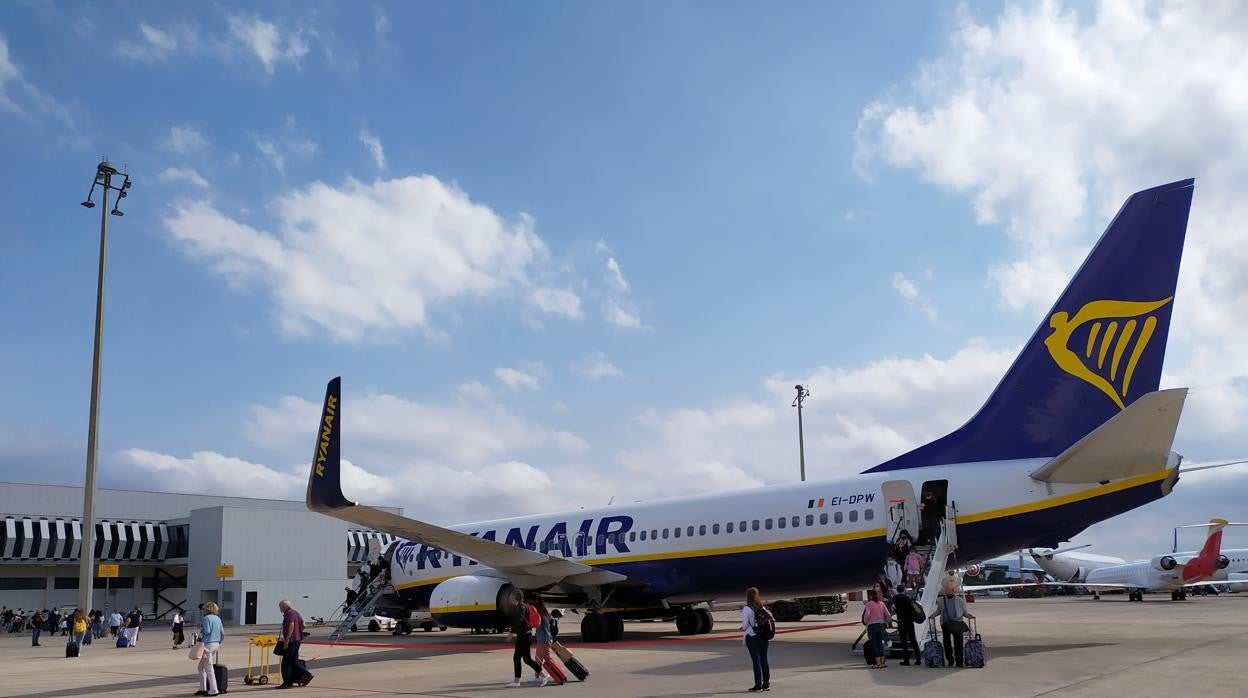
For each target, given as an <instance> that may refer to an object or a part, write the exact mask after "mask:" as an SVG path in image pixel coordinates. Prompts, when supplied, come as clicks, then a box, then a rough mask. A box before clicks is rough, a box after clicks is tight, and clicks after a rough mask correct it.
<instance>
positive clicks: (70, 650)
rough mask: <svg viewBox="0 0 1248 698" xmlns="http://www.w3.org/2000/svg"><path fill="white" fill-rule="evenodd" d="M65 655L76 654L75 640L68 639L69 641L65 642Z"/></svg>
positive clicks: (71, 655)
mask: <svg viewBox="0 0 1248 698" xmlns="http://www.w3.org/2000/svg"><path fill="white" fill-rule="evenodd" d="M65 656H66V657H77V656H78V643H77V642H74V641H73V640H70V641H69V642H66V643H65Z"/></svg>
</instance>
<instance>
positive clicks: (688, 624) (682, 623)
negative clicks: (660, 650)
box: [676, 609, 698, 635]
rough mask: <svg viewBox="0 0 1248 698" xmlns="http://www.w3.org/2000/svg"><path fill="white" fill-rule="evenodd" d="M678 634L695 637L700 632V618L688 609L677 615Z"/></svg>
mask: <svg viewBox="0 0 1248 698" xmlns="http://www.w3.org/2000/svg"><path fill="white" fill-rule="evenodd" d="M676 632H678V633H680V634H681V635H693V634H694V633H696V632H698V616H697V614H696V613H694V612H693V611H690V610H688V609H685V610H682V611H681V612H680V613H678V614H676Z"/></svg>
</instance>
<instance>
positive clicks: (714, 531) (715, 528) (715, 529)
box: [711, 524, 732, 536]
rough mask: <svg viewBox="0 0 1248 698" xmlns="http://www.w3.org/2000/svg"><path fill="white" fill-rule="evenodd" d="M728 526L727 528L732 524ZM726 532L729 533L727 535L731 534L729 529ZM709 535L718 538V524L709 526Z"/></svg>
mask: <svg viewBox="0 0 1248 698" xmlns="http://www.w3.org/2000/svg"><path fill="white" fill-rule="evenodd" d="M728 525H729V526H731V525H732V524H728ZM728 532H729V533H732V530H731V529H729V530H728ZM711 535H713V536H718V535H719V524H713V525H712V526H711Z"/></svg>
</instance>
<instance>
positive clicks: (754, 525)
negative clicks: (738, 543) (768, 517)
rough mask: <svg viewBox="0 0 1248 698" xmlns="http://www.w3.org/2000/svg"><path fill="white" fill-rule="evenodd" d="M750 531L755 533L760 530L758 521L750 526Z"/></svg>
mask: <svg viewBox="0 0 1248 698" xmlns="http://www.w3.org/2000/svg"><path fill="white" fill-rule="evenodd" d="M750 529H751V530H754V531H757V530H758V519H754V524H753V525H752V526H750Z"/></svg>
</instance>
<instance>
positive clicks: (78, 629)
mask: <svg viewBox="0 0 1248 698" xmlns="http://www.w3.org/2000/svg"><path fill="white" fill-rule="evenodd" d="M68 622H69V625H70V630H71V632H72V633H73V634H72V635H71V636H70V637H71V639H72V640H73V642H74V644H76V645H78V649H80V650H81V649H82V639H83V638H85V637H86V636H87V628H88V627H89V625H90V624H89V623H87V614H86V613H83V611H82V609H81V608H75V609H74V615H72V616H70V618H69V621H68Z"/></svg>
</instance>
